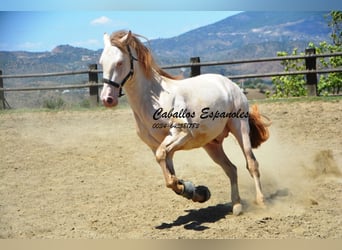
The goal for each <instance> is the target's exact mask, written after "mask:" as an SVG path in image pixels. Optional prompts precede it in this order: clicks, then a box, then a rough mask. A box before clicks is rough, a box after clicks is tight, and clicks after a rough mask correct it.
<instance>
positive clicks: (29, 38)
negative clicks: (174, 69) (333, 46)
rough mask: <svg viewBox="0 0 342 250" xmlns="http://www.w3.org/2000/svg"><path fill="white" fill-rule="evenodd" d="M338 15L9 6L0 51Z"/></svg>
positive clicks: (83, 4)
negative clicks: (124, 32)
mask: <svg viewBox="0 0 342 250" xmlns="http://www.w3.org/2000/svg"><path fill="white" fill-rule="evenodd" d="M332 9H340V10H341V9H342V1H340V0H300V1H298V0H286V1H284V0H258V1H257V0H234V1H231V0H169V1H162V0H119V1H118V0H96V1H94V0H92V1H87V0H57V1H52V0H50V1H41V0H30V1H28V0H10V1H6V3H2V4H1V6H0V30H1V36H0V51H1V50H7V51H13V50H26V51H50V50H52V49H53V48H54V47H55V46H57V45H60V44H70V45H73V46H78V47H85V48H89V49H99V48H102V47H103V44H102V36H103V33H104V32H108V33H110V32H112V31H115V30H119V29H130V30H132V31H133V32H135V33H138V34H141V35H144V36H146V37H147V38H149V39H154V38H168V37H173V36H176V35H179V34H181V33H184V32H186V31H189V30H191V29H194V28H197V27H200V26H204V25H207V24H210V23H214V22H216V21H219V20H221V19H223V18H226V17H228V16H230V15H233V14H236V13H237V11H249V10H257V11H258V10H271V11H293V10H301V11H304V10H332Z"/></svg>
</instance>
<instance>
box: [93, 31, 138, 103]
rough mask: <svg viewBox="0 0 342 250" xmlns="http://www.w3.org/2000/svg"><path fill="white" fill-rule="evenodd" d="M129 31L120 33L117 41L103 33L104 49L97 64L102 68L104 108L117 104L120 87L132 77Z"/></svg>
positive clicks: (130, 34) (132, 58) (130, 35)
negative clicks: (120, 35)
mask: <svg viewBox="0 0 342 250" xmlns="http://www.w3.org/2000/svg"><path fill="white" fill-rule="evenodd" d="M131 37H132V33H131V31H129V32H125V34H123V33H122V37H121V38H120V39H119V40H114V39H111V37H110V36H109V35H108V34H107V33H105V34H104V36H103V40H104V49H103V52H102V54H101V57H100V61H99V63H100V64H101V65H102V68H103V83H104V84H103V89H102V92H101V100H102V102H103V104H104V105H105V106H106V107H114V106H116V105H117V104H118V97H120V96H121V91H122V87H123V86H124V84H125V83H126V82H127V81H128V80H129V79H130V78H131V77H132V75H133V60H134V59H135V57H133V55H132V53H131V49H130V47H129V45H128V44H129V41H130V39H131Z"/></svg>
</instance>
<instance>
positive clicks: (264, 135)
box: [248, 104, 271, 148]
mask: <svg viewBox="0 0 342 250" xmlns="http://www.w3.org/2000/svg"><path fill="white" fill-rule="evenodd" d="M266 118H267V117H266ZM267 119H268V118H267ZM268 120H269V119H268ZM269 121H270V120H269ZM248 123H249V138H250V141H251V145H252V148H257V147H259V146H260V144H261V143H263V142H265V141H266V140H267V139H268V138H269V136H270V134H269V131H268V128H267V127H268V126H270V125H271V122H269V123H265V122H263V121H262V118H261V115H260V113H259V109H258V106H257V105H256V104H254V105H253V106H252V107H251V110H250V113H249V116H248Z"/></svg>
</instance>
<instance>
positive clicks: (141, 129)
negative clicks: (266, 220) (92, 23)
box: [100, 31, 269, 215]
mask: <svg viewBox="0 0 342 250" xmlns="http://www.w3.org/2000/svg"><path fill="white" fill-rule="evenodd" d="M138 37H139V36H138V35H136V34H132V33H131V32H130V31H129V32H126V31H119V32H116V33H113V34H112V35H111V36H109V35H108V34H105V35H104V50H103V52H102V55H101V58H100V64H102V67H103V82H104V85H103V89H102V92H101V100H102V101H103V103H104V105H105V106H106V107H113V106H116V105H117V104H118V97H120V96H121V91H122V88H123V89H124V92H125V93H126V95H127V99H128V102H129V104H130V106H131V108H132V110H133V113H134V118H135V121H136V128H137V133H138V135H139V137H140V138H141V139H142V140H143V141H144V142H145V143H146V144H147V145H148V146H149V147H150V148H151V149H152V151H153V153H154V155H155V157H156V160H157V162H158V163H159V164H160V166H161V169H162V171H163V174H164V178H165V182H166V186H167V187H168V188H171V189H172V190H173V191H174V192H176V193H177V194H179V195H182V196H184V197H186V198H188V199H192V200H193V201H197V202H205V201H206V200H208V199H209V198H210V192H209V190H208V188H206V187H205V186H197V187H196V186H194V185H193V184H192V183H191V182H189V181H183V180H180V179H178V178H177V177H176V173H175V169H174V166H173V161H172V158H173V155H174V153H175V152H176V151H177V150H183V149H184V150H185V149H192V148H198V147H203V148H204V149H205V151H206V152H207V153H208V154H209V156H210V157H211V158H212V159H213V160H214V162H216V163H217V164H219V165H220V166H221V167H222V168H223V170H224V171H225V173H226V174H227V175H228V177H229V179H230V184H231V199H232V206H233V213H234V214H235V215H239V214H240V213H241V212H242V206H241V202H240V195H239V190H238V181H237V169H236V167H235V166H234V164H233V163H232V162H231V161H230V160H229V159H228V157H227V156H226V154H225V153H224V151H223V147H222V143H223V140H224V138H225V137H227V136H228V134H229V133H232V134H233V135H234V136H235V137H236V139H237V141H238V142H239V145H240V147H241V149H242V151H243V153H244V156H245V158H246V163H247V169H248V171H249V173H250V174H251V176H252V178H253V179H254V182H255V188H256V202H257V203H258V204H260V205H264V196H263V194H262V192H261V184H260V174H259V170H258V162H257V160H256V159H255V157H254V154H253V152H252V148H256V147H258V146H259V145H260V144H261V143H262V142H264V141H266V140H267V138H268V136H269V133H268V129H267V125H266V124H265V123H263V122H262V120H261V117H260V114H259V112H258V109H257V107H256V106H253V107H252V109H251V111H249V108H248V102H247V98H246V97H245V95H244V94H243V93H242V91H241V89H240V88H239V87H238V86H237V85H236V84H235V83H233V82H232V81H230V80H229V79H228V78H226V77H224V76H221V75H216V74H204V75H200V76H197V77H193V78H188V79H183V80H180V79H177V78H175V77H172V76H170V75H169V74H168V73H166V72H165V71H163V70H162V69H161V68H159V67H158V66H157V65H156V63H155V62H154V60H153V58H152V55H151V53H150V51H149V49H148V48H146V47H145V46H144V45H143V44H142V43H141V41H140V40H139V39H138Z"/></svg>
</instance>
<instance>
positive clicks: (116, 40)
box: [110, 30, 179, 79]
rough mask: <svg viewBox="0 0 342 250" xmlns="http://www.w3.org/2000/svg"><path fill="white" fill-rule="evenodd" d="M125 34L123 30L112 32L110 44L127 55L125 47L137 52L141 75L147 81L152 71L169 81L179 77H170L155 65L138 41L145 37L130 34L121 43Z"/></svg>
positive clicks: (149, 54) (150, 77) (144, 47)
mask: <svg viewBox="0 0 342 250" xmlns="http://www.w3.org/2000/svg"><path fill="white" fill-rule="evenodd" d="M127 34H128V32H127V31H124V30H120V31H117V32H113V33H112V34H111V36H110V40H111V44H112V45H113V46H116V47H117V48H119V49H120V50H121V51H123V52H125V53H128V51H127V45H129V46H130V47H131V48H133V49H135V51H136V52H137V57H138V58H137V59H138V61H139V63H140V64H141V66H142V69H143V73H144V75H145V77H146V78H147V79H152V77H153V71H156V72H157V73H158V74H159V75H161V76H164V77H166V78H169V79H179V77H177V76H172V75H170V74H169V73H167V72H166V71H164V70H163V69H161V68H160V67H159V66H158V65H157V63H156V62H155V61H154V58H153V56H152V54H151V52H150V50H149V49H148V48H147V47H146V46H145V45H144V44H143V43H142V42H141V41H140V40H139V39H138V37H141V38H144V39H146V38H145V37H143V36H141V35H138V34H133V33H132V36H130V37H129V38H128V39H127V40H126V41H124V42H122V41H121V38H123V37H124V36H126V35H127ZM146 40H147V39H146Z"/></svg>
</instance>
